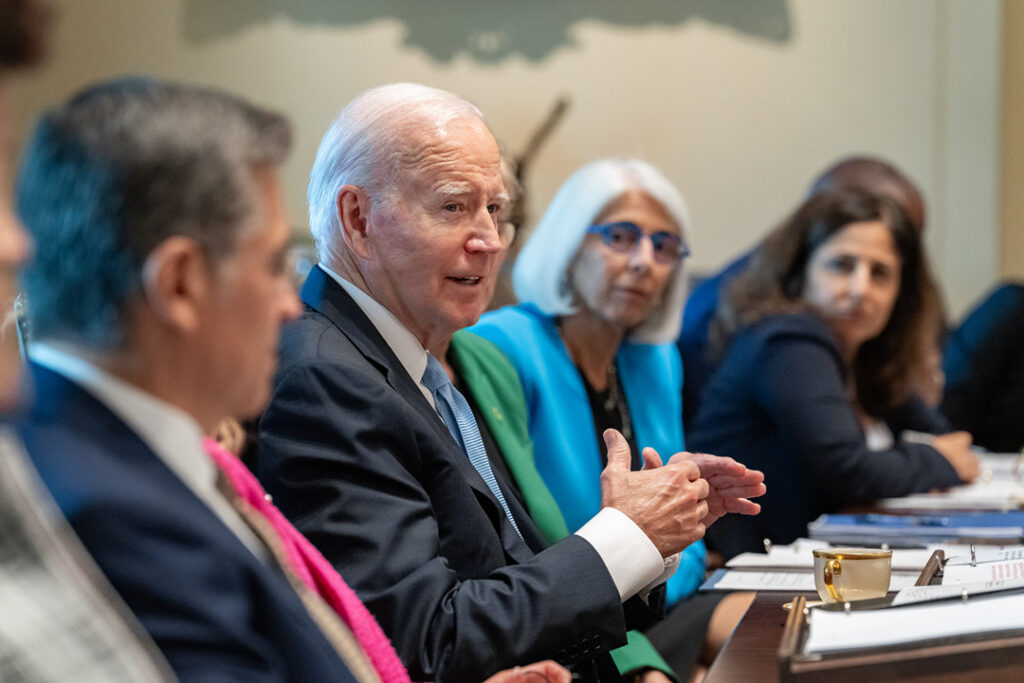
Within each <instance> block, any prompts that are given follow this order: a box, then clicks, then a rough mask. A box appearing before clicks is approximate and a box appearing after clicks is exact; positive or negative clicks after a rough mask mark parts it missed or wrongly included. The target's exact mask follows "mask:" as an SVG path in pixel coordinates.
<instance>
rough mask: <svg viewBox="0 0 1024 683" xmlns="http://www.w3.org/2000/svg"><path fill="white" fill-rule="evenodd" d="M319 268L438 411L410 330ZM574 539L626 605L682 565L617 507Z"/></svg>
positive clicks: (420, 350) (421, 353)
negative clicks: (588, 550)
mask: <svg viewBox="0 0 1024 683" xmlns="http://www.w3.org/2000/svg"><path fill="white" fill-rule="evenodd" d="M319 267H320V268H321V269H323V271H324V272H325V273H327V275H329V276H330V277H331V279H333V280H334V281H335V282H337V283H338V285H340V286H341V287H342V289H344V290H345V292H347V293H348V295H349V296H351V297H352V299H353V300H354V301H355V303H356V305H357V306H359V308H360V309H361V310H362V311H363V313H365V314H366V317H367V318H369V319H370V322H371V323H373V326H374V327H376V328H377V331H378V332H379V333H380V336H381V337H383V338H384V341H385V342H386V343H387V345H388V346H389V347H391V350H392V351H393V352H394V354H395V356H396V357H397V358H398V361H399V362H400V363H401V364H402V367H404V368H405V370H406V372H408V373H409V376H410V377H411V378H412V379H413V381H414V382H416V384H417V386H418V387H419V388H420V391H421V392H422V393H423V396H424V397H425V398H426V399H427V401H428V402H429V403H430V405H431V406H433V407H434V410H437V406H436V405H434V397H433V395H432V394H431V392H430V390H429V389H427V387H425V386H424V385H423V383H422V381H421V380H422V378H423V371H424V370H425V369H426V367H427V351H426V350H425V349H424V348H423V347H422V346H421V345H420V343H419V341H418V340H417V339H416V337H415V336H414V335H413V334H412V332H410V331H409V330H408V329H406V327H405V326H404V325H402V323H400V322H399V321H398V318H396V317H395V316H394V314H392V313H391V311H389V310H388V309H387V308H385V307H384V306H383V305H381V304H380V302H378V301H376V300H375V299H373V298H372V297H371V296H370V295H369V294H367V293H366V292H364V291H363V290H362V289H360V288H359V287H357V286H356V285H354V284H352V283H351V282H349V281H348V280H346V279H345V278H343V277H341V276H340V275H338V274H337V273H335V272H334V271H332V270H331V269H330V268H328V267H326V266H324V265H323V264H322V263H321V264H320V265H319ZM576 535H577V536H580V537H581V538H583V539H584V540H586V541H587V542H588V543H590V545H592V546H593V547H594V550H596V551H597V554H598V555H600V556H601V560H602V561H603V562H604V564H605V566H606V567H607V568H608V573H609V574H611V577H612V580H613V581H614V582H615V587H616V588H617V589H618V591H619V597H620V598H621V599H622V600H623V601H625V600H627V599H629V598H630V597H632V596H634V595H637V594H646V593H647V592H649V591H650V590H651V589H652V588H654V587H655V586H657V585H659V584H661V583H664V582H665V581H667V580H668V579H669V577H671V576H672V574H674V573H675V571H676V568H677V567H678V566H679V555H678V554H676V555H673V556H672V557H670V558H668V559H664V560H663V559H662V557H661V553H660V552H658V549H657V548H656V547H655V546H654V544H653V543H652V542H651V540H650V539H649V538H648V537H647V534H645V533H644V532H643V531H642V530H641V529H640V527H638V526H637V525H636V524H635V523H634V522H633V520H631V519H630V518H629V517H627V516H626V515H625V514H623V513H622V512H620V511H618V510H616V509H615V508H604V509H602V510H601V511H600V512H598V513H597V514H596V515H594V517H592V518H591V519H590V521H588V522H587V523H586V524H584V525H583V527H581V528H580V529H579V530H578V531H577V532H576Z"/></svg>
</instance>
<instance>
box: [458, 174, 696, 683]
mask: <svg viewBox="0 0 1024 683" xmlns="http://www.w3.org/2000/svg"><path fill="white" fill-rule="evenodd" d="M689 222H690V220H689V214H688V211H687V208H686V203H685V201H684V200H683V198H682V196H681V195H680V193H679V191H678V190H677V189H676V188H675V187H674V186H673V185H672V183H671V182H670V181H669V180H668V179H666V178H665V177H664V176H663V175H662V174H661V173H660V172H659V171H658V170H657V169H655V168H654V167H653V166H651V165H650V164H648V163H646V162H643V161H638V160H618V159H603V160H600V161H595V162H593V163H590V164H587V165H586V166H583V167H582V168H580V169H579V170H578V171H576V172H575V173H574V174H573V175H572V176H570V177H569V179H568V180H566V182H565V183H564V184H563V185H562V187H561V188H560V189H559V191H558V193H557V194H556V196H555V198H554V200H553V201H552V202H551V204H550V206H549V207H548V209H547V211H546V212H545V213H544V215H543V217H542V218H541V219H540V222H539V223H538V224H537V226H536V228H535V229H534V231H533V234H532V235H531V237H530V239H529V241H527V243H526V245H525V246H524V248H523V250H522V252H521V253H520V255H519V257H518V259H517V260H516V263H515V267H514V270H513V273H512V280H513V285H514V287H515V291H516V295H517V296H518V298H519V300H520V304H519V305H517V306H509V307H506V308H503V309H500V310H498V311H494V312H492V313H489V314H487V315H485V316H484V317H483V318H482V319H481V321H480V323H479V324H477V325H476V326H475V327H473V328H471V329H472V331H473V332H475V333H477V334H479V335H480V336H482V337H485V338H487V339H489V340H491V341H492V342H494V343H495V344H497V345H498V346H499V347H500V348H501V349H502V350H503V351H504V352H505V354H506V355H507V356H508V357H509V359H510V360H511V362H512V364H513V366H514V367H515V368H516V371H517V373H518V374H519V378H520V380H521V383H522V385H523V390H524V393H525V396H526V402H527V406H528V410H529V430H530V438H531V439H532V441H533V450H534V457H535V460H536V465H537V469H538V470H539V471H540V474H541V476H542V478H543V479H544V482H545V483H546V484H547V486H548V488H549V489H550V490H551V493H552V494H553V495H554V497H555V500H556V501H557V503H558V506H559V508H560V509H561V512H562V514H563V516H564V517H565V520H566V523H567V525H568V528H569V529H570V530H575V529H578V528H579V527H581V526H582V525H583V524H584V523H585V522H586V521H587V520H588V519H590V518H591V517H592V516H593V515H594V514H596V513H597V512H598V511H599V510H600V508H601V486H600V476H601V471H602V469H603V468H604V466H605V452H604V448H603V446H602V444H603V443H604V442H603V439H602V437H601V435H602V434H603V432H604V431H605V430H606V429H608V428H614V429H618V430H619V431H620V432H622V434H623V436H625V437H626V440H627V441H628V442H629V444H630V447H631V450H632V453H633V468H634V469H639V468H640V467H641V465H642V458H641V450H640V448H638V447H642V448H646V447H652V448H654V449H655V450H656V451H657V452H658V453H659V454H660V455H661V456H662V457H664V458H665V459H667V458H668V457H670V456H671V455H672V454H673V453H676V452H678V451H681V450H683V448H684V445H685V442H684V438H683V427H682V421H681V419H680V415H681V414H682V406H681V401H682V393H681V392H682V379H683V377H682V366H681V361H680V359H679V354H678V350H677V348H676V346H675V344H674V340H675V338H676V336H677V335H678V333H679V327H680V324H681V316H682V309H683V300H684V295H685V294H684V287H685V283H684V279H683V268H682V262H683V259H685V258H686V256H687V255H688V254H689V247H688V246H687V234H686V233H687V230H688V228H689ZM705 555H706V553H705V549H704V544H703V542H701V541H698V542H697V543H694V544H692V545H691V546H689V547H688V548H687V549H686V551H685V552H684V553H683V554H682V557H681V559H680V566H679V569H678V571H677V572H676V574H675V576H673V577H672V579H671V580H670V581H669V584H668V602H669V604H673V603H675V602H678V601H679V600H681V599H683V598H685V597H687V596H690V595H691V594H692V593H694V591H695V590H696V589H697V587H698V586H699V585H700V583H701V581H702V580H703V578H704V573H705ZM714 608H715V601H710V600H709V601H708V604H707V605H706V606H704V607H698V606H697V605H696V604H691V605H690V608H689V609H687V610H686V611H687V612H688V613H689V616H690V617H693V619H690V620H689V621H690V623H689V624H687V625H685V626H683V625H680V627H679V628H681V629H683V630H685V631H686V632H687V633H688V634H690V635H691V636H692V637H689V638H685V639H682V640H685V641H686V644H687V645H689V648H688V650H689V652H688V653H687V654H685V655H684V654H683V653H681V652H678V650H679V648H673V650H676V651H675V652H671V653H670V652H664V651H663V652H662V654H663V655H666V658H667V659H669V660H670V663H671V664H673V668H675V669H676V671H677V673H678V674H680V675H683V676H685V675H686V673H687V670H688V669H689V668H690V667H691V666H692V665H693V662H694V660H695V659H696V657H697V654H698V652H699V649H700V646H701V643H702V642H703V634H704V632H705V630H706V628H707V624H708V619H710V617H711V612H712V610H713V609H714ZM680 645H682V643H680ZM679 662H684V665H680V663H679ZM686 662H688V663H686ZM684 666H685V668H683V667H684Z"/></svg>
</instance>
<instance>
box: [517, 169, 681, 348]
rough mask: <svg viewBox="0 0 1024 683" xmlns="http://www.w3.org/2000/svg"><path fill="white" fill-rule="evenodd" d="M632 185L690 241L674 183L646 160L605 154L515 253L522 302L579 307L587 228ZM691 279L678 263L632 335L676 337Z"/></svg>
mask: <svg viewBox="0 0 1024 683" xmlns="http://www.w3.org/2000/svg"><path fill="white" fill-rule="evenodd" d="M630 190H640V191H642V192H644V193H646V194H648V195H650V196H651V197H652V198H654V199H655V200H656V201H657V202H658V203H659V204H661V205H662V206H663V207H664V208H665V210H666V211H667V212H668V214H669V215H670V216H671V217H672V220H674V221H675V222H676V225H678V226H679V232H680V235H681V236H682V238H683V241H684V242H687V243H688V242H689V239H688V237H687V233H688V232H689V229H690V214H689V211H688V210H687V208H686V201H685V200H684V199H683V196H682V195H681V194H680V193H679V190H677V189H676V187H675V185H673V184H672V182H671V181H669V180H668V178H666V177H665V176H664V175H662V174H661V172H660V171H658V169H656V168H654V166H651V165H650V164H649V163H647V162H646V161H640V160H638V159H625V160H623V159H601V160H599V161H594V162H591V163H589V164H587V165H585V166H583V167H582V168H580V169H579V170H577V171H576V172H575V173H573V174H572V175H571V176H569V178H568V180H566V181H565V182H564V183H563V184H562V187H560V188H559V190H558V193H557V194H555V198H554V199H552V200H551V204H549V205H548V208H547V210H546V211H545V212H544V215H543V216H541V219H540V221H539V222H538V223H537V227H535V228H534V229H533V232H532V233H531V234H530V239H529V240H527V242H526V244H525V245H524V246H523V250H522V251H521V252H520V253H519V256H518V257H517V258H516V263H515V267H514V268H513V270H512V285H513V287H515V291H516V296H517V297H518V298H519V301H520V302H523V303H531V304H533V305H534V306H536V307H537V308H539V309H540V310H541V311H543V312H544V313H546V314H548V315H569V314H571V313H574V312H576V307H575V304H574V294H575V293H574V292H573V291H572V288H571V286H570V280H569V267H570V266H571V265H572V261H573V258H574V257H575V256H576V253H577V252H578V251H579V249H580V245H581V244H582V242H583V238H584V237H586V234H587V228H589V227H590V226H591V225H593V224H594V221H595V220H597V217H598V216H599V215H601V212H602V211H604V209H605V207H607V206H608V205H609V204H611V203H612V202H613V201H615V200H616V199H618V198H619V197H621V196H622V195H623V194H625V193H627V192H629V191H630ZM685 298H686V281H685V277H684V275H683V265H682V264H679V265H678V266H677V267H676V269H675V272H673V273H672V276H671V277H670V278H669V281H668V283H667V284H666V285H665V292H664V294H663V296H662V298H661V303H660V304H659V305H658V307H657V308H655V309H654V310H653V311H651V314H650V315H649V316H648V317H647V319H646V320H645V321H644V322H643V323H641V324H640V325H638V326H637V327H636V329H634V330H633V331H632V332H631V333H630V335H629V339H630V340H631V341H634V342H637V343H644V344H664V343H667V342H670V341H673V340H675V338H676V337H677V336H678V335H679V328H680V326H681V325H682V320H683V302H684V300H685Z"/></svg>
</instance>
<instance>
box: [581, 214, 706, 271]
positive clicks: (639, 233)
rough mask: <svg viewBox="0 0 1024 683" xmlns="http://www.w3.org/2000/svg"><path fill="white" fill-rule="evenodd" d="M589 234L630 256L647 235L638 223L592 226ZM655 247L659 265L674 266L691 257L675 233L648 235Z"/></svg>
mask: <svg viewBox="0 0 1024 683" xmlns="http://www.w3.org/2000/svg"><path fill="white" fill-rule="evenodd" d="M587 234H589V235H600V236H601V239H602V240H604V243H605V244H607V245H608V246H609V247H611V248H612V249H613V250H615V251H617V252H619V253H620V254H629V253H631V252H632V251H633V250H634V249H636V248H637V246H639V244H640V240H641V239H643V237H644V235H646V234H647V233H645V232H644V231H643V230H642V229H641V228H640V226H639V225H637V224H636V223H630V222H629V221H617V222H615V223H604V224H603V225H592V226H590V227H589V228H587ZM647 237H650V238H651V246H653V247H654V260H655V261H657V262H658V263H665V264H671V265H674V264H676V263H679V262H680V261H682V260H683V259H684V258H686V257H687V256H689V255H690V248H689V247H688V246H686V244H685V243H684V242H683V240H682V238H681V237H679V235H676V234H675V233H671V232H666V231H664V230H663V231H661V232H655V233H651V234H649V235H647Z"/></svg>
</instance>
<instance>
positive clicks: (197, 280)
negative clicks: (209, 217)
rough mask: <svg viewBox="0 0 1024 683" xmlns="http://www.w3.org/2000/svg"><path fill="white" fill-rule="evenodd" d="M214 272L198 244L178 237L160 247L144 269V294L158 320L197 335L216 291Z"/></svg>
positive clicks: (155, 250)
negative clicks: (205, 304) (204, 312)
mask: <svg viewBox="0 0 1024 683" xmlns="http://www.w3.org/2000/svg"><path fill="white" fill-rule="evenodd" d="M212 278H213V271H212V270H211V268H210V264H209V263H208V261H207V258H206V256H205V254H204V253H203V250H202V248H201V247H200V246H199V243H198V242H196V241H195V240H194V239H192V238H189V237H182V236H175V237H169V238H168V239H166V240H164V241H163V242H161V243H160V244H159V245H157V247H156V249H154V250H153V251H151V252H150V254H149V256H148V257H146V262H145V263H144V264H143V267H142V291H143V297H144V299H145V301H146V304H147V306H148V308H149V310H150V312H151V313H152V314H153V316H154V317H155V318H157V320H159V321H160V322H161V323H163V324H164V325H166V326H168V327H171V328H173V329H175V330H178V331H181V332H185V333H193V334H194V333H196V332H197V331H198V330H199V327H200V324H201V308H202V305H203V304H204V302H205V301H206V299H207V298H208V297H209V296H210V293H211V292H212V291H213V282H212Z"/></svg>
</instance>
